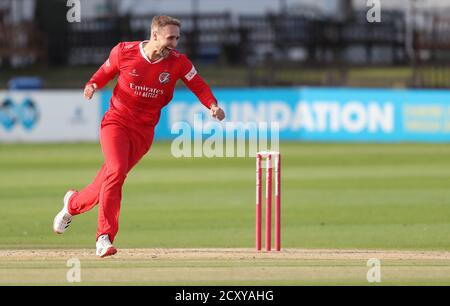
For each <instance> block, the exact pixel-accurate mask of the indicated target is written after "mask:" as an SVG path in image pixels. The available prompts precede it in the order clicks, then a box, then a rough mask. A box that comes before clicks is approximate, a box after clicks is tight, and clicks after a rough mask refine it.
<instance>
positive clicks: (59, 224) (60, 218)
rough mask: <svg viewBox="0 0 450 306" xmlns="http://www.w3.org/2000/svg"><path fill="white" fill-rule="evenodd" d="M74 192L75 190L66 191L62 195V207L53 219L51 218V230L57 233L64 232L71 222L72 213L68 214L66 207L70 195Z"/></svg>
mask: <svg viewBox="0 0 450 306" xmlns="http://www.w3.org/2000/svg"><path fill="white" fill-rule="evenodd" d="M75 193H76V191H75V190H69V191H67V193H66V195H65V196H64V206H63V209H62V210H61V211H60V212H59V213H58V214H57V215H56V217H55V219H54V220H53V231H54V232H55V233H57V234H62V233H64V232H65V231H66V229H67V228H68V227H69V226H70V223H71V222H72V215H71V214H69V210H68V208H67V207H68V205H69V200H70V197H71V196H72V195H74V194H75Z"/></svg>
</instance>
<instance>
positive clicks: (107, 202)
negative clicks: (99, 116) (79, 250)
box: [69, 113, 154, 242]
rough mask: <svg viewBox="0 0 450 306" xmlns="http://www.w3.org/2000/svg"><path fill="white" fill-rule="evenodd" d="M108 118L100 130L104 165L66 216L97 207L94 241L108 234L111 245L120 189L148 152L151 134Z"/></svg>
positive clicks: (78, 194) (115, 229) (81, 192)
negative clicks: (96, 225) (140, 131)
mask: <svg viewBox="0 0 450 306" xmlns="http://www.w3.org/2000/svg"><path fill="white" fill-rule="evenodd" d="M111 117H113V116H108V113H107V115H106V116H105V118H104V119H103V121H102V126H101V130H100V144H101V147H102V151H103V155H104V158H105V159H104V164H103V165H102V167H101V168H100V171H99V172H98V173H97V176H96V177H95V179H94V181H93V182H92V183H91V184H89V185H88V186H86V187H85V188H84V189H83V190H81V191H80V192H78V193H76V194H75V195H74V196H72V197H71V199H70V203H69V213H70V214H71V215H73V216H74V215H79V214H82V213H84V212H87V211H88V210H90V209H92V208H93V207H94V206H95V205H97V204H99V208H98V227H97V236H96V239H98V237H99V236H101V235H104V234H108V236H109V239H110V241H111V242H113V241H114V238H115V236H116V234H117V231H118V230H119V212H120V202H121V199H122V186H123V184H124V182H125V178H126V176H127V174H128V172H129V171H130V170H131V169H132V168H133V167H134V166H135V165H136V164H137V162H138V161H139V160H140V159H141V158H142V157H143V156H144V155H145V153H147V152H148V150H149V149H150V146H151V144H152V141H153V132H154V130H153V129H151V130H150V131H149V132H148V133H146V134H145V136H143V135H142V133H138V132H137V131H136V130H134V129H132V128H129V127H127V126H126V125H124V124H122V123H120V122H119V121H117V120H114V119H111Z"/></svg>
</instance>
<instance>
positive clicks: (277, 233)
mask: <svg viewBox="0 0 450 306" xmlns="http://www.w3.org/2000/svg"><path fill="white" fill-rule="evenodd" d="M272 157H274V161H275V167H273V165H272ZM264 158H266V251H270V250H271V249H272V174H273V170H272V169H273V168H275V249H276V250H277V251H280V250H281V181H280V179H281V154H280V152H275V151H267V152H266V151H262V152H258V153H257V154H256V250H258V251H260V250H261V225H262V223H261V218H262V213H261V211H262V160H263V159H264Z"/></svg>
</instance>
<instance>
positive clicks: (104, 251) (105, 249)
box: [96, 235, 117, 258]
mask: <svg viewBox="0 0 450 306" xmlns="http://www.w3.org/2000/svg"><path fill="white" fill-rule="evenodd" d="M96 246H97V253H96V254H97V256H100V257H102V258H103V257H106V256H111V255H114V254H116V253H117V249H116V248H115V247H114V246H113V245H112V243H111V241H109V237H108V235H101V236H100V237H98V239H97V243H96Z"/></svg>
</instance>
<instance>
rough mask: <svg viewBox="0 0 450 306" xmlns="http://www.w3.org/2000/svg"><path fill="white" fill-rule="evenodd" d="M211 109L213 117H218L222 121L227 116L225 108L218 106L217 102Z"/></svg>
mask: <svg viewBox="0 0 450 306" xmlns="http://www.w3.org/2000/svg"><path fill="white" fill-rule="evenodd" d="M210 111H211V116H213V118H216V119H218V120H220V121H222V120H223V119H224V118H225V112H224V111H223V109H221V108H220V107H219V106H217V104H213V105H211V108H210Z"/></svg>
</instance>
